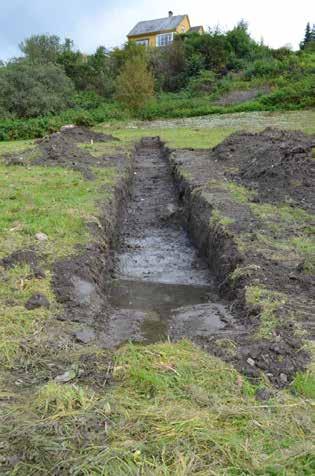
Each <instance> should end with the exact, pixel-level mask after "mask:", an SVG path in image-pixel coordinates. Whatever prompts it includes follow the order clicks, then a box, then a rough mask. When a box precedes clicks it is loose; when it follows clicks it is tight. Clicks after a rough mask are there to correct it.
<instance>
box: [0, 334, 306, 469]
mask: <svg viewBox="0 0 315 476" xmlns="http://www.w3.org/2000/svg"><path fill="white" fill-rule="evenodd" d="M114 382H115V385H113V386H112V387H111V388H108V389H106V390H103V391H100V390H99V391H96V392H93V391H91V389H89V388H87V387H84V386H82V385H80V381H78V382H76V383H75V384H73V385H71V384H66V385H60V384H56V383H54V382H49V383H48V384H47V385H45V386H43V387H42V388H41V389H39V391H38V393H37V396H36V398H35V399H34V400H33V401H32V402H31V404H29V403H28V402H26V401H20V402H19V403H18V404H17V405H16V406H15V409H14V411H13V412H12V410H11V413H10V415H7V416H6V419H5V424H6V425H10V434H9V444H10V449H9V453H10V454H20V451H21V449H23V455H24V458H23V461H20V462H18V464H17V465H16V466H15V468H14V470H13V471H12V472H10V474H13V475H31V474H52V472H53V471H54V472H55V473H58V472H59V473H63V474H69V473H70V472H71V474H74V475H90V474H93V475H94V474H95V475H104V476H105V475H106V476H116V475H132V476H136V475H152V476H162V475H163V476H171V475H177V476H183V475H204V476H208V475H222V476H223V475H231V476H232V475H233V476H234V475H239V476H241V475H245V474H246V475H253V476H254V475H278V474H279V475H280V474H281V475H282V474H283V475H293V474H303V475H311V474H312V471H313V470H314V459H313V457H312V455H313V447H312V444H311V439H310V437H311V430H312V423H311V420H310V418H309V416H307V412H308V411H309V410H310V403H309V402H308V401H307V400H306V399H305V398H302V397H297V396H294V395H292V394H290V393H288V392H284V391H279V392H278V393H277V394H275V396H274V398H272V399H271V400H270V401H268V402H264V403H261V402H257V401H256V400H255V398H254V394H255V391H256V388H257V387H254V386H253V385H251V384H250V383H249V382H248V381H247V380H246V379H245V378H244V377H242V376H241V375H239V374H238V372H237V371H236V370H235V369H233V368H232V367H231V366H229V365H228V364H225V363H223V362H222V361H220V360H219V359H217V358H215V357H211V356H209V355H207V354H206V353H204V352H202V351H201V350H199V349H198V348H196V347H194V346H193V345H192V344H191V343H188V342H185V341H183V342H180V343H178V344H171V343H164V344H155V345H150V346H146V347H143V346H140V345H131V344H130V345H127V346H125V347H123V348H121V349H120V350H119V351H118V352H117V354H116V357H115V367H114Z"/></svg>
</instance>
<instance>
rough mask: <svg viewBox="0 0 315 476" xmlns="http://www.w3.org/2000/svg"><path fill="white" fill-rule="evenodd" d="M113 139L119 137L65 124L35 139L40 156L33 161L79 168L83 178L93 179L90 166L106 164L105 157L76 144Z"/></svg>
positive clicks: (39, 163) (40, 163) (41, 163)
mask: <svg viewBox="0 0 315 476" xmlns="http://www.w3.org/2000/svg"><path fill="white" fill-rule="evenodd" d="M113 140H119V139H115V138H114V137H113V136H111V135H105V134H100V133H97V132H93V131H91V130H89V129H87V128H83V127H72V126H70V127H69V126H65V127H63V128H62V129H61V131H60V132H56V133H54V134H51V135H50V136H48V137H44V138H43V139H40V140H38V141H37V144H38V147H39V149H40V152H41V153H40V157H39V158H38V159H36V160H35V161H33V163H34V164H36V165H52V166H57V165H59V166H62V167H70V168H73V169H75V170H79V171H80V172H81V173H82V174H83V175H84V176H85V178H87V179H93V178H94V175H93V173H92V171H91V169H90V166H93V165H94V166H100V165H107V162H108V161H106V159H107V158H105V157H97V158H96V157H93V156H92V155H91V154H90V153H89V152H88V151H87V150H85V149H82V148H80V147H78V144H79V143H91V142H92V141H93V142H107V141H113Z"/></svg>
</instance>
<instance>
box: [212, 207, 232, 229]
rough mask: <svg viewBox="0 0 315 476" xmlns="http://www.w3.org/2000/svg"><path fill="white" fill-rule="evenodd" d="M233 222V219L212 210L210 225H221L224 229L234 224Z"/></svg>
mask: <svg viewBox="0 0 315 476" xmlns="http://www.w3.org/2000/svg"><path fill="white" fill-rule="evenodd" d="M234 221H235V220H234V219H233V218H230V217H228V216H224V215H222V214H221V213H220V212H219V211H218V210H216V209H214V210H212V213H211V218H210V225H215V224H217V225H222V226H223V228H224V227H228V226H229V225H231V224H232V223H234Z"/></svg>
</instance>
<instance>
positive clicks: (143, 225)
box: [101, 138, 233, 347]
mask: <svg viewBox="0 0 315 476" xmlns="http://www.w3.org/2000/svg"><path fill="white" fill-rule="evenodd" d="M167 156H168V152H167V150H166V149H165V148H164V146H163V144H162V143H161V142H160V139H159V138H144V139H142V141H141V142H140V144H139V145H138V146H137V148H136V153H135V159H134V161H135V163H134V180H133V187H132V198H131V201H130V202H129V205H128V208H127V210H125V216H124V220H123V223H122V227H121V238H120V244H119V247H118V249H117V251H116V256H115V271H114V279H113V282H112V286H111V292H110V304H111V312H110V315H109V319H108V322H107V325H106V329H105V330H104V333H103V335H102V339H101V340H102V342H103V344H104V345H105V346H106V347H115V346H117V345H119V344H121V343H123V342H125V341H127V340H132V341H138V342H144V343H151V342H155V341H157V340H161V339H163V338H164V339H165V338H167V337H171V338H172V339H174V340H176V339H178V338H182V337H189V338H191V339H193V340H195V339H197V340H198V338H199V337H202V336H209V335H213V334H218V333H225V332H228V331H229V330H231V329H232V328H233V319H232V316H231V315H230V313H229V311H228V308H227V305H226V304H225V303H224V302H222V299H221V298H219V297H218V295H217V294H216V286H215V281H214V277H213V276H212V275H211V273H210V271H209V269H208V266H207V264H206V261H205V260H204V259H202V257H200V256H199V254H198V251H197V249H196V248H195V247H194V246H193V245H192V243H191V241H190V239H189V236H188V235H187V232H186V231H185V229H184V227H183V226H182V220H181V216H182V213H181V210H180V207H179V204H178V202H177V196H176V190H175V185H174V182H173V178H172V175H171V170H170V166H169V162H168V157H167Z"/></svg>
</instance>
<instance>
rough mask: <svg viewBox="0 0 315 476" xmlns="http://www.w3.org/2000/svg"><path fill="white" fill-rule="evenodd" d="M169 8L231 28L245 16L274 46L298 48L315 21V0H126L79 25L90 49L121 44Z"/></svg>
mask: <svg viewBox="0 0 315 476" xmlns="http://www.w3.org/2000/svg"><path fill="white" fill-rule="evenodd" d="M105 4H106V2H105ZM169 10H172V11H173V12H174V14H183V13H188V15H189V17H190V21H191V24H192V25H199V24H201V25H204V26H205V27H207V26H215V25H220V26H222V27H223V28H227V29H228V28H231V27H233V26H234V25H235V24H236V23H237V22H238V21H239V20H240V19H242V18H244V19H245V20H246V21H247V22H248V23H249V30H250V32H251V34H252V35H253V37H254V38H255V39H256V40H258V41H259V40H260V39H261V38H263V39H264V42H265V43H266V44H268V45H270V46H272V47H280V46H283V45H286V44H291V45H292V46H293V47H294V48H295V49H296V48H298V45H299V42H300V41H301V40H302V38H303V35H304V30H305V26H306V23H307V22H308V21H310V22H311V23H313V22H314V23H315V0H299V1H293V0H258V1H257V0H235V1H233V0H211V1H210V0H208V1H205V0H159V1H158V2H152V3H151V2H150V1H143V0H142V1H141V0H139V1H138V2H134V1H130V2H128V1H124V2H121V5H119V7H116V8H115V7H113V8H110V7H109V8H108V7H106V6H104V8H103V11H102V12H98V14H96V15H95V17H94V20H93V21H92V22H91V21H89V22H84V23H83V22H82V23H81V25H80V26H79V28H84V29H87V30H86V31H85V34H84V37H85V38H84V41H83V44H84V45H85V47H86V48H88V49H90V48H91V45H92V44H95V43H102V42H103V43H105V44H106V46H114V45H117V44H120V43H122V42H123V41H125V37H124V34H127V33H128V31H129V30H130V29H131V28H132V27H133V26H134V24H135V23H137V22H138V21H140V20H149V19H152V18H161V17H164V16H167V12H168V11H169ZM104 27H105V28H104Z"/></svg>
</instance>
